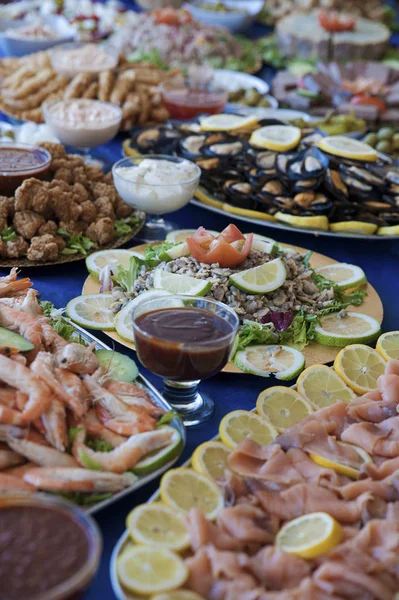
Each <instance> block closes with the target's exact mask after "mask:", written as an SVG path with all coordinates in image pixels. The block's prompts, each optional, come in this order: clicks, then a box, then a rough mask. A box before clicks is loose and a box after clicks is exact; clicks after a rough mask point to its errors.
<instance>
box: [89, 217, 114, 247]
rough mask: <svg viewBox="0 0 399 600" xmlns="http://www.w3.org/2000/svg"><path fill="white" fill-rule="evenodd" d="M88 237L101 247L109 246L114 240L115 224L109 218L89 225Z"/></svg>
mask: <svg viewBox="0 0 399 600" xmlns="http://www.w3.org/2000/svg"><path fill="white" fill-rule="evenodd" d="M86 235H87V237H88V238H89V239H90V240H91V241H92V242H96V243H97V244H99V245H100V246H104V245H105V244H109V243H110V242H112V240H113V239H114V222H113V220H112V219H110V218H109V217H104V218H102V219H99V220H98V221H96V222H95V223H92V224H91V225H89V227H88V228H87V230H86Z"/></svg>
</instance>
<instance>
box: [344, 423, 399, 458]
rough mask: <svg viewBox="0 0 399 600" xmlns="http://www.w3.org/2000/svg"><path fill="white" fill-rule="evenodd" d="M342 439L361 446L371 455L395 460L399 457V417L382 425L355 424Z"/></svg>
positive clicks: (346, 431) (345, 432)
mask: <svg viewBox="0 0 399 600" xmlns="http://www.w3.org/2000/svg"><path fill="white" fill-rule="evenodd" d="M341 439H342V440H343V441H345V442H350V443H352V444H356V445H357V446H360V447H361V448H363V449H364V450H366V451H367V452H368V453H369V454H377V455H380V456H386V457H388V458H394V457H396V456H399V417H391V418H390V419H386V420H385V421H381V423H378V424H375V423H364V422H363V423H353V424H352V425H350V426H349V427H348V428H347V429H346V430H345V431H344V432H343V434H342V436H341Z"/></svg>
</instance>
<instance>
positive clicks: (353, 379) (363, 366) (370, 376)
mask: <svg viewBox="0 0 399 600" xmlns="http://www.w3.org/2000/svg"><path fill="white" fill-rule="evenodd" d="M386 364H387V363H386V362H385V360H384V359H383V358H382V356H381V355H380V354H378V352H377V351H376V350H373V348H370V347H369V346H363V345H362V344H353V345H352V346H347V347H346V348H343V349H342V350H341V351H340V352H339V353H338V355H337V356H336V358H335V361H334V369H335V370H336V371H337V373H338V375H340V377H342V379H343V380H344V381H345V383H347V384H348V385H349V387H351V388H352V389H353V390H354V391H355V392H356V393H358V394H366V393H367V392H371V391H372V390H375V389H376V388H377V379H378V378H379V376H380V375H383V374H384V372H385V367H386Z"/></svg>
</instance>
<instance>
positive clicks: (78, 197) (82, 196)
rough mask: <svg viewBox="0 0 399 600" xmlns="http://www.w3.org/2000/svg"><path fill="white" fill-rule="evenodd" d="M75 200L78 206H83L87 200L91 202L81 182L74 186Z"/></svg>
mask: <svg viewBox="0 0 399 600" xmlns="http://www.w3.org/2000/svg"><path fill="white" fill-rule="evenodd" d="M72 192H73V198H74V200H75V202H77V203H78V204H83V202H86V201H87V200H90V194H89V192H88V190H87V189H86V187H85V186H84V185H82V184H81V183H79V182H76V183H74V184H73V186H72Z"/></svg>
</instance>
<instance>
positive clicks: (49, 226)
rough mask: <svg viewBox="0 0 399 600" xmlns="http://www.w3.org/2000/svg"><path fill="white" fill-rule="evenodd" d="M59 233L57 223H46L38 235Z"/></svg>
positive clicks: (40, 228)
mask: <svg viewBox="0 0 399 600" xmlns="http://www.w3.org/2000/svg"><path fill="white" fill-rule="evenodd" d="M57 231H58V225H57V223H56V222H55V221H46V222H45V223H44V224H43V225H42V226H41V227H39V229H38V231H37V235H39V236H40V235H45V234H46V233H48V234H50V235H55V234H56V233H57Z"/></svg>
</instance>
